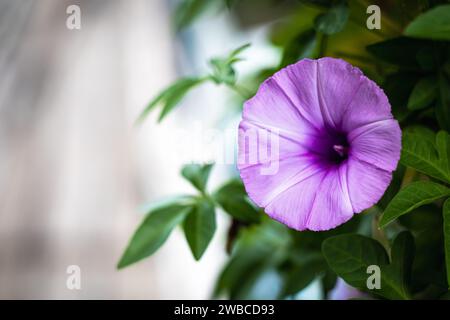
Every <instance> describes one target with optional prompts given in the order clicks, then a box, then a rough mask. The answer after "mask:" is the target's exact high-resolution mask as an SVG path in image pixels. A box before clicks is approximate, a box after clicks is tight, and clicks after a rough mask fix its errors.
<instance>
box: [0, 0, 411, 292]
mask: <svg viewBox="0 0 450 320" xmlns="http://www.w3.org/2000/svg"><path fill="white" fill-rule="evenodd" d="M182 1H184V2H192V3H194V2H195V3H200V7H199V8H202V10H203V8H207V10H206V9H205V12H200V11H201V10H194V11H189V10H185V11H184V12H183V11H180V8H183V7H182V6H180V3H181V2H182ZM226 3H236V4H237V7H236V8H235V7H233V10H231V9H228V8H227V7H226V5H225V4H226ZM255 3H257V4H258V5H257V6H254V4H255ZM350 3H351V9H352V10H357V11H358V12H359V13H360V16H361V17H362V20H361V21H350V22H349V23H348V27H347V28H346V29H345V30H344V31H343V32H341V33H339V34H338V35H336V36H334V37H333V38H332V39H330V41H329V49H328V51H327V55H330V56H338V57H343V58H345V59H346V60H348V61H349V62H352V63H353V64H355V65H358V66H359V67H360V68H361V69H362V70H363V71H364V72H365V73H366V74H368V75H369V76H371V77H372V78H373V79H375V80H377V79H378V78H379V76H377V74H376V73H375V69H376V68H374V67H373V65H371V63H370V61H369V62H367V59H366V58H365V57H366V55H367V53H366V51H365V47H366V45H367V44H369V43H373V42H376V41H380V39H383V38H384V37H386V36H389V35H390V34H396V33H398V32H399V31H398V30H399V28H398V27H397V26H396V25H395V24H392V23H389V21H390V20H389V19H388V18H389V15H390V14H395V12H394V10H393V9H392V10H391V9H390V8H391V7H390V4H391V3H392V1H383V3H384V4H385V8H386V9H385V10H384V11H383V12H385V13H386V14H385V15H384V16H383V17H388V18H387V19H386V20H385V22H383V23H384V24H383V25H384V26H385V27H384V28H383V30H382V33H379V32H378V33H377V32H367V28H366V25H365V19H366V12H365V10H366V7H367V4H364V3H365V1H362V0H361V1H351V2H350ZM405 3H406V2H405ZM298 4H299V1H298V0H245V1H232V0H231V1H225V0H196V1H190V0H132V1H127V0H84V1H76V0H0V42H1V46H0V78H1V81H0V298H3V299H14V298H16V299H31V298H36V299H57V298H59V299H78V298H84V299H95V298H96V299H108V298H109V299H122V298H128V299H205V298H209V297H211V294H212V291H213V288H214V282H215V280H216V278H217V276H218V274H219V272H220V270H221V268H222V266H223V264H224V262H225V261H226V258H227V255H226V253H225V246H226V234H227V230H228V228H229V224H230V221H229V218H227V217H226V216H225V215H221V214H219V215H217V216H218V222H217V224H218V232H216V233H215V235H214V238H213V240H212V243H211V244H210V246H209V247H208V249H207V251H206V253H205V255H204V256H203V257H202V259H201V261H199V262H196V261H195V260H194V259H193V257H192V255H191V252H190V250H189V248H188V245H187V244H186V241H185V240H184V236H183V234H182V232H181V231H180V230H175V232H173V233H172V234H171V236H170V238H169V240H168V241H167V243H165V244H164V246H162V248H161V249H160V250H158V251H157V253H156V254H155V255H153V256H152V257H151V258H149V259H145V260H143V261H142V262H139V263H137V264H134V265H132V266H130V267H128V268H126V269H123V270H121V271H118V270H116V264H117V262H118V260H119V258H120V256H121V254H122V252H123V250H124V249H125V247H126V245H127V242H128V240H129V238H130V236H131V235H132V233H133V231H134V230H135V228H136V226H137V225H138V224H139V223H140V221H141V220H142V216H143V213H144V212H145V210H144V209H143V208H145V205H146V204H148V203H151V202H152V201H155V200H158V199H161V198H164V197H166V196H169V195H173V194H180V193H190V192H191V193H192V192H193V191H194V190H193V188H192V187H191V186H190V185H189V184H188V182H186V181H185V180H184V179H182V178H181V177H180V175H179V170H180V168H181V167H182V165H183V164H186V163H188V162H189V161H202V160H203V161H207V160H216V159H214V150H216V149H215V148H217V143H216V141H215V140H214V139H212V140H211V139H210V137H203V136H201V137H200V138H201V139H200V140H202V142H200V144H199V142H198V140H199V139H192V138H191V135H190V134H191V133H192V132H194V131H195V130H197V129H198V128H199V127H200V128H201V130H200V135H202V134H203V135H207V133H211V130H212V131H214V130H216V131H217V130H218V131H219V132H222V133H223V132H226V131H227V130H231V131H229V132H232V133H233V132H236V133H237V131H236V128H237V124H238V122H239V118H240V113H239V110H240V109H239V106H240V105H242V98H239V97H238V95H237V94H236V93H235V92H232V91H230V90H229V89H228V88H225V87H223V86H215V85H214V84H211V83H207V84H205V85H202V86H201V87H199V88H196V89H195V90H192V92H190V93H189V94H188V95H187V96H186V98H185V99H183V103H182V104H181V105H180V108H179V109H177V112H174V113H171V115H170V117H168V118H167V119H165V120H164V122H162V123H161V124H157V123H156V122H157V121H156V120H157V115H155V114H151V115H150V117H149V118H148V119H147V120H146V121H145V122H144V123H143V124H141V125H139V126H137V125H135V121H136V119H137V117H138V116H139V114H140V112H141V111H142V109H143V108H144V107H145V106H146V105H147V104H148V102H149V101H150V100H151V99H152V98H153V97H154V96H155V95H157V94H158V93H159V92H160V91H161V90H162V89H164V88H165V87H166V86H167V85H169V84H170V83H172V82H173V81H174V80H176V79H178V78H179V77H181V76H189V75H201V74H203V73H205V72H206V70H208V63H207V62H208V59H210V58H211V57H214V56H224V55H227V54H228V53H229V52H230V51H231V50H233V49H235V48H237V47H239V46H241V45H243V44H245V43H251V47H250V48H249V49H247V50H246V51H245V53H244V54H243V57H244V58H246V57H247V58H248V57H250V56H251V59H246V60H244V61H242V62H239V64H238V67H237V70H238V73H239V77H240V79H241V78H242V77H244V78H245V77H247V80H246V81H247V83H246V85H247V87H249V88H251V90H254V89H255V88H256V87H257V86H258V84H259V83H260V82H261V80H262V79H264V78H265V77H267V76H268V75H270V73H271V72H273V71H274V70H276V69H277V68H280V67H282V66H283V65H285V63H288V61H296V60H298V59H299V58H301V55H300V53H301V52H302V51H305V50H306V51H308V50H309V51H311V50H310V49H311V48H313V47H314V46H316V44H314V43H315V42H311V41H312V40H314V39H315V38H314V37H312V38H311V37H310V36H308V39H309V38H311V39H310V40H308V41H309V42H311V48H309V49H308V48H307V47H305V45H303V40H304V38H303V37H304V36H305V34H304V33H303V34H302V33H301V30H304V29H305V28H310V26H311V22H312V19H313V17H314V16H316V15H317V12H318V11H317V10H316V11H314V10H315V9H314V8H311V7H308V6H305V7H302V8H300V9H298V7H297V6H298ZM70 5H78V6H79V7H80V9H81V29H80V30H76V29H75V30H70V29H68V28H67V27H66V20H67V18H68V17H69V14H68V13H67V12H66V10H67V8H68V6H70ZM255 8H257V9H255ZM293 8H295V10H294V9H293ZM402 12H403V13H404V12H410V11H408V10H406V9H405V10H402ZM194 13H195V14H194ZM198 14H201V15H202V18H201V19H198V20H196V21H195V23H190V22H191V20H193V19H194V15H198ZM383 19H384V18H383ZM397 21H400V20H398V19H397ZM406 21H407V20H406ZM180 26H183V27H184V28H182V30H180ZM299 36H301V37H300V38H299ZM314 41H315V40H314ZM291 43H294V44H295V45H294V46H291V45H290V44H291ZM281 48H285V50H284V51H282V49H281ZM280 61H281V63H280ZM255 73H258V76H257V77H256V78H257V79H259V80H257V81H256V80H255V81H253V82H252V81H251V80H250V81H249V80H248V79H251V77H250V75H255ZM377 77H378V78H377ZM232 138H233V137H232ZM234 138H236V137H234ZM235 146H236V143H235V141H234V140H233V139H232V140H231V141H229V143H228V145H226V146H225V148H228V150H231V152H233V150H234V148H235ZM199 148H200V149H199ZM192 150H200V151H201V152H200V153H201V154H202V155H206V156H205V157H197V156H198V152H192ZM193 157H195V158H196V159H192V158H193ZM233 173H235V166H234V165H233V164H230V163H228V164H218V165H216V166H215V167H214V169H213V172H212V176H211V179H210V187H214V186H217V185H219V184H221V183H222V182H223V181H224V177H228V176H230V175H232V174H233ZM70 265H77V266H79V267H80V268H81V290H69V289H68V288H67V286H66V281H67V278H68V276H69V275H68V274H67V268H68V266H70ZM319 290H320V289H319V288H318V287H317V283H316V284H314V283H313V285H311V286H310V287H309V289H307V290H306V291H303V292H302V294H303V296H299V298H301V297H307V298H315V297H318V296H319Z"/></svg>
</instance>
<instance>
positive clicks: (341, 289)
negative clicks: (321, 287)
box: [329, 278, 369, 300]
mask: <svg viewBox="0 0 450 320" xmlns="http://www.w3.org/2000/svg"><path fill="white" fill-rule="evenodd" d="M368 298H369V296H368V295H367V294H366V293H364V292H362V291H360V290H358V289H356V288H353V287H350V286H349V285H348V284H346V283H345V281H344V280H343V279H342V278H338V279H337V281H336V285H335V286H334V288H333V290H331V291H330V293H329V299H330V300H350V299H368Z"/></svg>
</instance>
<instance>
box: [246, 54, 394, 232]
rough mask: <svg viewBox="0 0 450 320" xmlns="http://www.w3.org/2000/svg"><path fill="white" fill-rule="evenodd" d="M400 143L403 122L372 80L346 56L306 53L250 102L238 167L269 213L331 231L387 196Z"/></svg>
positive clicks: (255, 198) (302, 226) (304, 226)
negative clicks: (314, 56) (312, 56)
mask: <svg viewBox="0 0 450 320" xmlns="http://www.w3.org/2000/svg"><path fill="white" fill-rule="evenodd" d="M251 132H256V133H257V134H256V135H252V134H249V133H251ZM268 136H272V138H271V139H270V141H269V140H268V139H267V137H268ZM273 137H276V139H274V138H273ZM400 148H401V131H400V127H399V125H398V123H397V121H396V120H395V119H393V117H392V114H391V107H390V105H389V102H388V99H387V97H386V95H385V94H384V93H383V91H382V90H381V89H380V88H379V87H378V86H377V85H376V84H375V83H374V82H373V81H371V80H370V79H368V78H367V77H365V76H364V75H363V74H362V72H361V71H360V70H359V69H358V68H355V67H353V66H352V65H350V64H349V63H347V62H345V61H343V60H340V59H334V58H322V59H319V60H310V59H303V60H301V61H299V62H298V63H296V64H293V65H290V66H288V67H287V68H284V69H282V70H280V71H279V72H277V73H276V74H275V75H273V76H272V77H270V78H269V79H267V80H266V81H265V82H264V83H263V84H262V85H261V87H260V88H259V90H258V92H257V93H256V95H255V96H254V97H253V98H251V99H250V100H248V101H247V102H246V103H245V105H244V111H243V119H242V121H241V123H240V125H239V160H238V169H239V171H240V175H241V178H242V180H243V182H244V185H245V188H246V190H247V193H248V194H249V196H250V198H251V199H252V200H253V201H254V202H255V203H256V204H257V205H259V206H260V207H264V209H265V212H266V213H267V214H268V215H269V216H270V217H272V218H273V219H276V220H278V221H280V222H282V223H284V224H286V225H287V226H289V227H291V228H294V229H297V230H305V229H309V230H328V229H331V228H334V227H336V226H338V225H340V224H342V223H344V222H346V221H348V220H349V219H350V218H351V217H352V216H353V214H355V213H359V212H361V211H363V210H364V209H367V208H369V207H371V206H372V205H374V204H375V203H376V202H377V201H378V200H379V199H380V198H381V196H382V195H383V193H384V191H385V190H386V188H387V187H388V185H389V183H390V181H391V178H392V171H393V170H395V168H396V167H397V162H398V160H399V158H400Z"/></svg>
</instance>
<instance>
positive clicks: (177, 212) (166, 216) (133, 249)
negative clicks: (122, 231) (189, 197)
mask: <svg viewBox="0 0 450 320" xmlns="http://www.w3.org/2000/svg"><path fill="white" fill-rule="evenodd" d="M190 210H191V206H188V205H186V204H178V203H173V204H170V205H166V206H163V207H158V208H157V209H155V210H153V211H151V212H149V213H148V215H147V216H146V217H145V219H144V221H143V222H142V223H141V225H140V226H139V227H138V229H137V230H136V232H135V233H134V235H133V237H132V238H131V241H130V243H129V244H128V247H127V248H126V250H125V252H124V254H123V255H122V258H121V259H120V261H119V263H118V265H117V268H119V269H122V268H124V267H126V266H129V265H130V264H133V263H135V262H137V261H139V260H142V259H144V258H146V257H148V256H150V255H152V254H153V253H154V252H155V251H156V250H158V249H159V247H161V245H162V244H163V243H164V242H165V241H166V240H167V238H168V237H169V235H170V233H171V232H172V230H173V228H175V226H177V225H178V224H180V223H181V222H182V221H183V220H184V219H185V217H186V216H187V214H188V213H189V211H190Z"/></svg>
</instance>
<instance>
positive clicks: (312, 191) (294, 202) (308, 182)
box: [265, 170, 326, 231]
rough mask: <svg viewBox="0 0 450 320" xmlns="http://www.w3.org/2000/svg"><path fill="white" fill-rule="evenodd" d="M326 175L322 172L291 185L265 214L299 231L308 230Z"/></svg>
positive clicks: (273, 201)
mask: <svg viewBox="0 0 450 320" xmlns="http://www.w3.org/2000/svg"><path fill="white" fill-rule="evenodd" d="M325 174H326V171H323V170H320V171H317V172H316V173H315V174H313V175H311V176H309V177H307V178H306V179H303V180H301V181H300V182H297V183H296V184H293V185H291V187H289V188H288V189H286V190H284V191H283V192H281V193H280V194H279V195H278V196H277V197H275V198H274V199H273V200H272V201H271V202H270V204H269V205H267V206H266V207H265V212H266V213H267V214H268V215H269V216H270V217H271V218H273V219H275V220H277V221H279V222H281V223H283V224H285V225H287V226H288V227H290V228H293V229H296V230H299V231H301V230H305V229H307V228H308V227H307V223H308V218H309V213H310V211H311V207H312V206H313V203H314V199H315V197H316V194H317V189H318V188H319V186H320V183H321V182H322V179H323V177H324V176H325Z"/></svg>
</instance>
